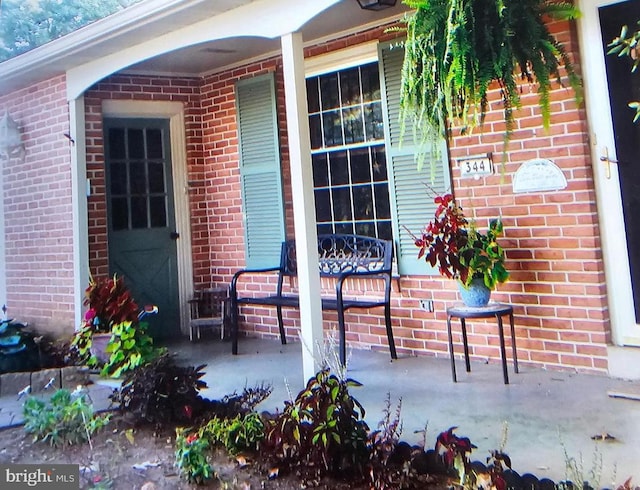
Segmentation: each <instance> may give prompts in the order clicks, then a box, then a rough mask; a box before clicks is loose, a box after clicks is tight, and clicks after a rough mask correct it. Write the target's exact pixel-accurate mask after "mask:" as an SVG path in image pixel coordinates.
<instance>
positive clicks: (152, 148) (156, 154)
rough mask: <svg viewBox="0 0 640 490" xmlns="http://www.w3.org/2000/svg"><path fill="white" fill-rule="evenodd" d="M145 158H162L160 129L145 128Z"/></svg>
mask: <svg viewBox="0 0 640 490" xmlns="http://www.w3.org/2000/svg"><path fill="white" fill-rule="evenodd" d="M147 158H155V159H162V131H161V130H160V129H147Z"/></svg>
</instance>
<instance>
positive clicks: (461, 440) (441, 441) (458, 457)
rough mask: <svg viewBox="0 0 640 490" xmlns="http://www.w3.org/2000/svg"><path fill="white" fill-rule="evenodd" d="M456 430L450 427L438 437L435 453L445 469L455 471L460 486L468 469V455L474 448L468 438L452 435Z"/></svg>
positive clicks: (463, 482)
mask: <svg viewBox="0 0 640 490" xmlns="http://www.w3.org/2000/svg"><path fill="white" fill-rule="evenodd" d="M456 429H457V427H450V428H449V429H448V430H446V431H444V432H441V433H440V434H439V435H438V438H437V439H436V447H435V452H436V454H437V455H438V456H439V457H440V458H441V459H442V462H443V463H444V465H445V467H446V468H447V469H453V470H455V471H456V473H457V475H458V478H459V480H460V484H461V485H464V484H465V481H466V477H467V473H468V469H469V463H470V461H469V455H470V454H471V451H473V450H474V449H475V448H476V446H474V445H473V444H471V441H470V440H469V438H468V437H460V436H458V435H457V434H454V431H455V430H456Z"/></svg>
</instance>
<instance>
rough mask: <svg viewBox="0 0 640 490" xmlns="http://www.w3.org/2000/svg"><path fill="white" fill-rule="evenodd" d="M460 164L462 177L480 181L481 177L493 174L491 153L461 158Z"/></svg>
mask: <svg viewBox="0 0 640 490" xmlns="http://www.w3.org/2000/svg"><path fill="white" fill-rule="evenodd" d="M458 163H459V164H460V174H461V176H462V177H474V178H476V179H479V178H480V177H481V176H484V175H491V174H493V163H492V162H491V153H487V154H484V155H477V156H472V157H464V158H460V159H458Z"/></svg>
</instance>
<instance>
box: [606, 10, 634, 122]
mask: <svg viewBox="0 0 640 490" xmlns="http://www.w3.org/2000/svg"><path fill="white" fill-rule="evenodd" d="M637 25H638V29H637V30H636V31H635V32H629V26H626V25H624V26H622V29H621V30H620V35H619V36H618V37H616V38H615V39H614V40H613V41H611V43H609V45H608V46H607V47H608V48H609V51H608V52H607V54H617V55H618V57H619V58H622V57H627V58H630V59H631V60H633V64H632V66H631V73H635V72H636V71H637V70H638V66H640V47H639V46H638V44H639V43H640V20H639V21H638V22H637ZM629 107H630V108H631V109H633V110H635V111H636V115H635V117H634V118H633V122H634V123H635V122H638V121H640V101H637V100H636V101H632V102H629Z"/></svg>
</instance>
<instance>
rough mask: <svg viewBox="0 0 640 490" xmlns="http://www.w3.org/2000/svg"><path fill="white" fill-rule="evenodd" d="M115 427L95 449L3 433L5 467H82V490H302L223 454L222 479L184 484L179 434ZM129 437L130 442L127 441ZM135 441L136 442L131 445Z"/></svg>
mask: <svg viewBox="0 0 640 490" xmlns="http://www.w3.org/2000/svg"><path fill="white" fill-rule="evenodd" d="M116 425H117V423H116V424H114V423H113V420H112V423H110V425H109V426H108V427H107V429H106V430H104V431H102V432H101V433H98V434H96V435H94V437H93V438H92V441H91V445H89V444H84V445H75V446H67V447H63V448H53V447H51V446H50V445H49V444H47V443H43V442H33V438H32V436H31V435H29V434H26V433H25V431H24V429H23V427H15V428H11V429H5V430H1V431H0V448H1V449H0V463H27V464H28V463H66V464H78V465H79V466H80V488H82V489H90V488H94V489H113V490H121V489H122V490H160V489H177V490H181V489H193V488H224V489H241V490H249V489H299V488H302V487H301V484H300V481H299V480H298V479H297V478H296V477H295V475H284V476H281V477H278V478H277V479H273V480H269V478H268V476H267V475H268V471H269V469H268V468H263V467H262V465H261V463H260V462H259V461H256V460H255V456H254V457H251V456H246V458H244V459H246V462H247V463H248V464H246V465H243V466H242V467H241V465H240V464H239V463H238V459H239V460H240V461H241V462H243V463H244V461H243V458H234V459H232V458H230V457H229V456H228V455H227V454H226V453H225V452H224V451H216V452H215V453H214V454H213V456H212V462H211V463H212V466H213V467H214V468H215V470H216V472H217V479H216V480H214V481H212V482H210V483H209V484H208V485H206V486H204V487H202V486H200V487H198V486H195V485H190V484H188V483H187V482H186V481H185V480H183V479H181V478H180V477H179V475H178V473H177V469H176V468H175V466H174V442H175V441H174V439H175V434H172V433H165V434H162V435H159V434H156V433H154V431H153V430H152V429H150V428H140V429H136V430H135V431H133V433H132V432H131V431H127V430H125V429H119V428H115V427H116ZM127 436H129V437H127ZM129 439H131V440H129ZM317 488H320V489H323V488H324V489H327V490H328V489H340V488H342V489H346V488H349V489H351V490H359V489H360V488H361V489H365V488H368V487H367V486H366V485H365V486H362V487H357V486H353V485H347V484H341V483H339V482H331V483H327V484H325V485H321V486H319V487H317Z"/></svg>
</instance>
